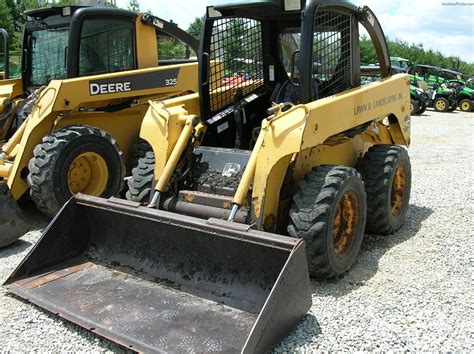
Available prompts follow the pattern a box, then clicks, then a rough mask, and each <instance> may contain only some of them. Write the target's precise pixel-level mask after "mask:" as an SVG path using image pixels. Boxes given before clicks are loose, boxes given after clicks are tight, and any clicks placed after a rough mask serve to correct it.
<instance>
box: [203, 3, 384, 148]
mask: <svg viewBox="0 0 474 354" xmlns="http://www.w3.org/2000/svg"><path fill="white" fill-rule="evenodd" d="M359 21H360V22H361V23H362V24H363V25H364V27H366V29H367V31H368V32H369V35H370V36H371V37H372V40H373V41H374V42H377V44H376V46H375V47H376V50H377V54H378V59H379V62H381V63H382V65H381V73H382V77H386V76H388V75H389V72H390V70H389V68H390V61H389V57H388V53H387V51H386V44H385V38H384V36H383V33H382V31H381V29H380V26H379V24H378V22H377V20H376V18H375V16H374V15H373V13H372V12H371V11H370V9H368V8H363V9H362V8H358V7H356V6H355V5H353V4H351V3H349V2H346V1H321V0H320V1H306V2H305V1H301V2H299V1H296V2H295V1H284V0H273V1H255V2H251V3H248V2H246V3H242V4H239V3H237V4H231V5H222V6H214V7H208V8H207V12H206V16H205V19H204V25H203V28H202V33H201V38H203V39H204V40H203V41H202V42H201V48H200V51H201V53H202V54H201V55H202V60H201V61H200V62H201V67H200V74H199V75H200V82H201V85H200V86H201V88H200V89H201V91H200V97H201V115H202V117H203V120H205V121H206V122H207V123H208V126H209V128H210V129H208V134H207V135H206V139H205V141H204V142H203V143H204V144H207V145H212V146H220V147H227V148H238V149H245V150H248V149H251V148H252V146H253V144H254V143H255V139H256V137H257V136H258V134H257V133H258V129H259V128H260V126H261V121H262V119H265V118H266V117H267V116H268V113H267V109H268V108H270V107H271V106H272V103H276V104H284V105H285V107H284V109H283V110H285V109H289V108H290V107H291V105H297V104H307V103H310V102H312V101H316V100H319V99H323V98H325V97H329V96H332V95H335V94H338V93H341V92H343V91H346V90H348V89H351V88H354V87H358V86H360V83H361V75H360V52H359V50H360V49H359V29H358V25H359Z"/></svg>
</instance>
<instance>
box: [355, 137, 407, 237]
mask: <svg viewBox="0 0 474 354" xmlns="http://www.w3.org/2000/svg"><path fill="white" fill-rule="evenodd" d="M400 165H403V167H404V168H405V181H406V184H405V192H404V193H405V194H404V200H403V206H402V208H401V209H400V211H399V212H398V214H397V215H393V214H392V206H391V203H392V183H393V179H394V176H395V172H396V170H397V168H398V167H399V166H400ZM361 172H362V176H363V178H364V182H365V191H366V192H367V223H366V228H365V230H366V231H367V233H371V234H378V235H390V234H393V233H394V232H395V231H397V230H398V229H399V228H400V227H401V226H402V225H403V223H404V222H405V216H406V213H407V210H408V204H409V200H410V191H411V165H410V157H409V156H408V152H407V150H406V149H405V148H403V147H401V146H398V145H385V144H384V145H374V146H372V147H371V148H370V149H369V150H368V151H367V152H366V154H365V155H364V160H363V162H362V171H361Z"/></svg>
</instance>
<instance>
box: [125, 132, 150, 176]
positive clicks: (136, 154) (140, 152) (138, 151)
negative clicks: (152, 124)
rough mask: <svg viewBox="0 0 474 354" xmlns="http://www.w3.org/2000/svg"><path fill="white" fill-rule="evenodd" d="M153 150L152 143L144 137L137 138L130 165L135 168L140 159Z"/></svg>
mask: <svg viewBox="0 0 474 354" xmlns="http://www.w3.org/2000/svg"><path fill="white" fill-rule="evenodd" d="M149 151H153V150H152V148H151V145H150V143H149V142H148V141H146V140H145V139H142V138H137V141H136V142H135V144H133V148H132V161H131V162H130V167H131V168H132V169H133V168H135V167H137V166H138V160H139V159H141V158H143V157H145V156H146V153H147V152H149Z"/></svg>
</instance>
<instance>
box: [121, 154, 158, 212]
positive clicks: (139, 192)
mask: <svg viewBox="0 0 474 354" xmlns="http://www.w3.org/2000/svg"><path fill="white" fill-rule="evenodd" d="M154 171H155V153H154V152H153V151H149V152H147V153H146V154H145V157H142V158H140V159H139V160H138V164H137V167H135V168H134V169H133V170H132V176H131V177H130V179H129V180H128V182H127V183H128V191H127V194H126V198H127V199H128V200H132V201H134V202H139V203H145V202H148V201H149V199H150V193H151V189H152V183H153V178H154Z"/></svg>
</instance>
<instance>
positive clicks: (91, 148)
mask: <svg viewBox="0 0 474 354" xmlns="http://www.w3.org/2000/svg"><path fill="white" fill-rule="evenodd" d="M27 19H28V20H27V22H26V24H25V34H24V43H23V48H24V50H23V57H22V62H23V66H22V77H21V78H18V79H11V80H4V81H0V97H2V96H1V95H2V94H5V95H6V96H5V97H4V100H3V104H2V107H3V109H2V110H0V146H1V150H0V180H3V182H0V183H2V184H4V183H6V184H7V186H8V188H6V187H5V186H2V187H1V188H2V191H1V192H0V193H1V195H0V247H3V246H6V245H8V244H9V243H11V242H13V241H14V240H16V239H17V238H18V237H20V236H21V235H22V234H24V233H25V232H26V231H27V229H28V228H29V226H28V219H30V218H28V217H25V215H23V208H21V207H19V206H18V205H16V203H15V201H18V200H20V199H22V200H23V199H24V195H25V194H29V197H31V199H32V200H33V202H34V203H35V204H36V206H37V207H38V209H39V210H40V211H41V212H42V213H44V214H45V215H48V216H53V215H55V214H56V213H57V211H58V210H59V209H60V207H61V206H62V205H63V204H64V203H65V202H66V201H67V200H68V199H69V198H70V197H71V195H73V194H76V193H79V192H81V193H85V194H89V195H95V196H103V197H110V196H117V195H118V194H119V193H120V192H121V190H122V189H123V186H124V175H125V174H126V171H130V170H131V168H132V167H133V165H134V161H136V160H137V159H138V158H139V157H142V156H144V153H145V152H146V150H147V148H149V147H148V145H147V144H144V143H143V141H138V142H137V138H138V134H139V130H140V125H141V122H142V119H143V116H144V115H145V113H146V110H147V107H148V103H147V102H148V100H150V99H158V98H161V99H165V98H169V97H174V96H177V95H181V94H187V93H190V92H197V90H198V87H197V79H198V78H197V69H198V63H197V58H194V59H192V58H190V54H191V53H190V52H191V50H192V51H194V52H196V53H197V51H198V46H199V43H198V41H196V40H195V39H194V38H193V37H192V36H191V35H189V34H188V33H186V32H185V31H183V30H181V29H179V28H178V27H177V26H176V25H175V24H172V23H168V22H166V21H163V20H161V19H159V18H157V17H154V16H151V15H137V14H135V13H134V12H131V11H127V10H121V9H114V8H99V7H83V8H81V7H60V8H47V9H39V10H32V11H29V12H27ZM170 41H175V42H176V43H177V44H176V45H175V46H174V47H173V51H174V52H175V53H176V54H175V56H174V57H168V56H169V53H167V52H166V49H169V47H170ZM171 46H173V43H171ZM178 50H181V53H177V52H178ZM168 51H169V50H168ZM158 54H159V58H160V60H158ZM178 55H179V57H178ZM4 137H10V138H9V139H8V141H4V142H3V144H2V143H1V140H2V139H3V138H4ZM28 192H29V193H28ZM12 199H13V201H12Z"/></svg>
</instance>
